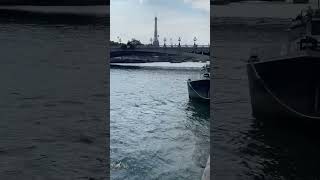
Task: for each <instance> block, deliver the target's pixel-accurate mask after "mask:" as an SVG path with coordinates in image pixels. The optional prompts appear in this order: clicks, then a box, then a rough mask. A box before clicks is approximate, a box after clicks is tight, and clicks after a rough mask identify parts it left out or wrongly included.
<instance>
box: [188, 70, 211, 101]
mask: <svg viewBox="0 0 320 180" xmlns="http://www.w3.org/2000/svg"><path fill="white" fill-rule="evenodd" d="M187 84H188V93H189V98H190V99H192V100H197V101H204V102H210V67H209V65H206V66H204V67H203V68H202V70H201V79H197V80H191V79H188V81H187Z"/></svg>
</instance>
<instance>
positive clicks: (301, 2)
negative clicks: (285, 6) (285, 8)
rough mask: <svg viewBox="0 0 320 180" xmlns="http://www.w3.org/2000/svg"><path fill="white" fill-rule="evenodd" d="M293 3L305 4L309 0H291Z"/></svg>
mask: <svg viewBox="0 0 320 180" xmlns="http://www.w3.org/2000/svg"><path fill="white" fill-rule="evenodd" d="M292 2H293V3H295V4H307V3H308V2H309V0H292Z"/></svg>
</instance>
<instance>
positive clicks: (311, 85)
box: [247, 55, 320, 120]
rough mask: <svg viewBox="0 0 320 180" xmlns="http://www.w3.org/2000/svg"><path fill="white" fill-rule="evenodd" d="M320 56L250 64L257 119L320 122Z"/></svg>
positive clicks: (248, 69) (250, 78)
mask: <svg viewBox="0 0 320 180" xmlns="http://www.w3.org/2000/svg"><path fill="white" fill-rule="evenodd" d="M319 69H320V56H311V55H304V56H293V57H290V58H285V59H278V60H273V61H266V62H250V63H248V64H247V73H248V80H249V92H250V97H251V107H252V114H253V116H254V117H255V118H257V119H313V120H320V108H319V106H320V74H319Z"/></svg>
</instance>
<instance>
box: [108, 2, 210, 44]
mask: <svg viewBox="0 0 320 180" xmlns="http://www.w3.org/2000/svg"><path fill="white" fill-rule="evenodd" d="M155 16H157V17H158V34H159V42H160V44H161V45H163V39H164V38H166V39H167V42H166V43H167V44H170V39H172V42H173V44H178V38H179V37H181V38H182V40H181V44H183V45H184V44H188V45H191V44H193V38H194V37H196V38H197V44H205V45H207V44H208V43H210V1H209V0H111V2H110V38H111V40H112V41H116V42H118V38H117V37H118V36H119V37H121V40H122V42H124V43H126V42H127V41H128V40H131V39H132V38H135V39H137V40H140V41H141V42H142V43H144V44H150V38H153V33H154V17H155Z"/></svg>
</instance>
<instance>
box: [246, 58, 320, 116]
mask: <svg viewBox="0 0 320 180" xmlns="http://www.w3.org/2000/svg"><path fill="white" fill-rule="evenodd" d="M249 63H250V66H251V68H252V69H253V71H254V73H255V75H256V77H257V78H258V80H260V81H261V83H262V85H263V87H264V88H265V90H266V91H267V92H268V93H269V94H270V95H271V96H272V97H273V98H274V99H275V100H276V101H277V102H278V103H279V104H280V105H281V106H283V107H285V108H286V109H287V110H289V111H292V112H293V113H295V114H297V115H299V116H302V117H305V118H310V119H320V117H317V116H309V115H305V114H302V113H300V112H298V111H296V110H294V109H293V108H291V107H290V106H288V105H287V104H286V103H284V102H282V101H281V100H280V99H279V98H278V97H277V96H276V95H275V94H274V93H273V92H272V91H271V90H270V89H269V88H268V86H267V85H266V83H265V82H264V80H263V79H262V78H261V77H260V75H259V74H258V72H257V70H256V68H255V67H254V65H253V63H252V62H249Z"/></svg>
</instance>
